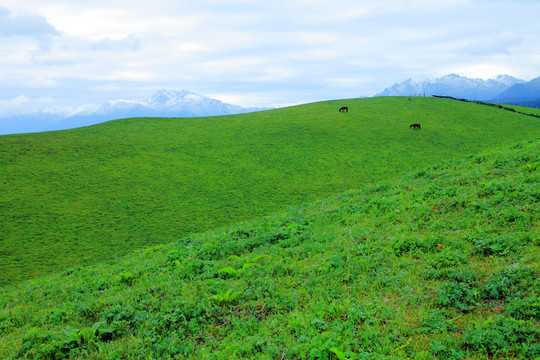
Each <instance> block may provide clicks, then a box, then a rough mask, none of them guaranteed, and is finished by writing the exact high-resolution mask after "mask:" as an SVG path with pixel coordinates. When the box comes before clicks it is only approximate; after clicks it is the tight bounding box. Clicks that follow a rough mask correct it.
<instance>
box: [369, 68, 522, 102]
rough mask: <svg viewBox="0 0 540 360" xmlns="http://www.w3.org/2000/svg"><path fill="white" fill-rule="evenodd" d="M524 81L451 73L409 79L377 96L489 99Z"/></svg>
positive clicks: (503, 76) (510, 77)
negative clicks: (477, 77) (429, 78)
mask: <svg viewBox="0 0 540 360" xmlns="http://www.w3.org/2000/svg"><path fill="white" fill-rule="evenodd" d="M523 83H525V80H521V79H516V78H515V77H512V76H510V75H499V76H497V77H496V78H495V79H489V80H483V79H471V78H467V77H464V76H459V75H456V74H449V75H445V76H443V77H440V78H437V79H432V80H422V81H415V80H412V79H408V80H405V81H403V82H400V83H396V84H394V85H392V86H391V87H388V88H386V89H384V90H383V91H382V92H380V93H378V94H376V95H375V96H424V95H425V96H432V95H445V96H452V97H457V98H464V99H467V100H482V101H487V100H490V99H493V98H495V97H497V96H498V95H499V94H501V93H502V92H504V91H505V90H507V89H508V88H510V87H511V86H513V85H516V84H523Z"/></svg>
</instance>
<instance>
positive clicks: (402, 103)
mask: <svg viewBox="0 0 540 360" xmlns="http://www.w3.org/2000/svg"><path fill="white" fill-rule="evenodd" d="M343 105H346V106H348V107H349V112H348V113H338V111H337V110H338V109H339V107H341V106H343ZM411 123H421V125H422V130H421V131H413V130H410V129H409V125H410V124H411ZM539 135H540V121H539V120H538V119H537V118H533V117H528V116H523V115H520V114H517V113H512V112H509V111H502V110H499V109H496V108H490V107H487V106H481V105H477V104H474V103H462V102H459V101H453V100H447V99H430V98H412V99H411V100H408V99H407V98H406V97H405V98H372V99H355V100H340V101H328V102H320V103H315V104H308V105H302V106H296V107H290V108H284V109H277V110H272V111H264V112H260V113H253V114H244V115H236V116H225V117H213V118H197V119H148V118H146V119H125V120H117V121H111V122H108V123H104V124H99V125H95V126H90V127H85V128H80V129H74V130H66V131H60V132H49V133H37V134H24V135H10V136H0V168H1V173H0V244H1V246H0V285H5V284H9V283H16V282H18V281H21V280H24V279H29V278H34V277H39V276H42V275H44V274H48V273H50V272H54V271H59V270H62V269H66V268H69V267H73V266H75V265H84V264H93V263H96V262H98V261H102V260H106V259H113V258H114V257H116V256H121V255H123V254H127V253H128V252H130V251H133V250H134V249H137V248H142V247H146V246H149V245H152V244H157V243H167V242H170V241H172V240H174V239H178V238H181V237H185V236H187V235H188V234H190V233H194V232H200V231H203V230H207V229H211V228H216V227H219V226H224V225H227V224H233V223H236V222H238V221H241V220H249V219H253V218H258V217H261V216H264V215H268V214H271V213H274V212H276V211H282V210H284V209H286V208H288V207H290V206H293V205H300V204H302V203H304V202H306V201H314V200H316V199H320V198H325V197H328V196H330V195H331V194H335V193H338V192H342V191H345V190H347V189H354V188H358V187H361V186H365V185H374V184H376V183H378V182H379V181H382V180H383V179H390V178H393V177H395V176H397V175H403V174H406V173H407V172H410V171H413V170H415V169H419V168H421V167H425V166H428V165H433V164H436V163H440V162H442V161H446V160H447V159H451V158H462V157H463V156H465V155H467V154H474V153H476V152H478V151H481V150H484V149H487V148H490V147H493V146H495V145H502V144H510V143H513V142H515V141H518V140H521V139H530V138H534V137H536V136H539Z"/></svg>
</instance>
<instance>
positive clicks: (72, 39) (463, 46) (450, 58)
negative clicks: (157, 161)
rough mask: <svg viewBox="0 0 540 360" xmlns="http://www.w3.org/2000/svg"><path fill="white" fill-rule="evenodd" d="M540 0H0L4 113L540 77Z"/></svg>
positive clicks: (260, 101)
mask: <svg viewBox="0 0 540 360" xmlns="http://www.w3.org/2000/svg"><path fill="white" fill-rule="evenodd" d="M538 14H540V0H521V1H520V0H516V1H510V0H490V1H488V0H445V1H440V0H408V1H397V0H331V1H321V0H272V1H268V0H265V1H259V0H153V1H147V0H92V1H88V0H70V1H62V0H0V116H7V115H10V114H16V113H19V112H21V111H32V110H36V109H44V108H55V107H62V106H75V105H80V104H85V103H101V102H105V101H107V100H111V99H118V98H124V99H130V98H139V97H143V96H148V95H150V94H151V93H153V92H154V91H156V90H158V89H162V88H166V89H175V90H181V89H185V90H190V91H194V92H197V93H199V94H202V95H206V96H209V97H213V98H216V99H219V100H222V101H224V102H228V103H232V104H236V105H241V106H261V107H270V106H271V107H280V106H287V105H292V104H301V103H307V102H311V101H318V100H327V99H342V98H355V97H362V96H373V95H374V94H376V93H378V92H381V91H382V90H383V89H384V88H386V87H389V86H391V85H392V84H394V83H396V82H401V81H404V80H406V79H409V78H412V79H417V80H422V79H427V78H434V77H440V76H443V75H446V74H449V73H456V74H459V75H462V76H467V77H475V78H482V79H488V78H494V77H495V76H497V75H499V74H509V75H512V76H515V77H517V78H520V79H523V80H527V81H528V80H531V79H532V78H535V77H538V76H540V22H539V21H538Z"/></svg>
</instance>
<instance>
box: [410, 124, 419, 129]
mask: <svg viewBox="0 0 540 360" xmlns="http://www.w3.org/2000/svg"><path fill="white" fill-rule="evenodd" d="M411 128H412V129H413V130H414V129H416V130H420V124H412V125H411V126H409V129H411Z"/></svg>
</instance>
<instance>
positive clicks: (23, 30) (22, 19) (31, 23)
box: [0, 7, 60, 52]
mask: <svg viewBox="0 0 540 360" xmlns="http://www.w3.org/2000/svg"><path fill="white" fill-rule="evenodd" d="M59 35H60V32H58V30H56V29H55V27H54V26H52V25H51V24H50V23H49V22H48V21H47V19H46V18H44V17H43V16H38V15H19V16H11V13H10V11H9V10H8V9H6V8H3V7H0V37H7V36H23V37H28V38H33V39H36V40H37V41H38V44H39V51H40V52H48V51H49V49H50V45H51V39H52V37H54V36H59Z"/></svg>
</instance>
